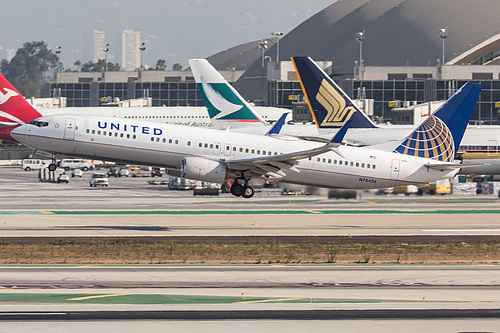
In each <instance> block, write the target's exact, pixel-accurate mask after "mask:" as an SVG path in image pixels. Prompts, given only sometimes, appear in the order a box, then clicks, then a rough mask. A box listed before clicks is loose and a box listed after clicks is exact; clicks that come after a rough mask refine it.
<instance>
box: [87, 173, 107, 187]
mask: <svg viewBox="0 0 500 333" xmlns="http://www.w3.org/2000/svg"><path fill="white" fill-rule="evenodd" d="M89 183H90V187H92V186H106V187H107V186H108V185H109V181H108V176H107V175H106V174H105V173H98V172H93V173H91V174H90V179H89Z"/></svg>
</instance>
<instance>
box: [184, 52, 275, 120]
mask: <svg viewBox="0 0 500 333" xmlns="http://www.w3.org/2000/svg"><path fill="white" fill-rule="evenodd" d="M189 65H190V66H191V71H192V72H193V76H194V78H195V80H196V84H197V86H198V89H199V90H200V93H201V97H202V98H203V102H204V103H205V106H206V107H207V109H208V114H209V116H210V119H211V120H212V125H213V126H214V127H215V128H218V129H223V128H228V127H242V126H245V127H247V126H249V125H258V126H259V125H264V124H267V123H266V121H265V120H264V119H263V118H262V117H261V116H260V115H259V114H258V113H257V112H256V111H255V110H254V109H253V108H252V106H251V105H250V104H248V103H247V102H246V101H245V100H244V99H243V97H241V95H240V94H239V93H238V92H237V91H236V90H235V89H234V88H233V87H232V86H231V85H230V84H229V83H228V82H227V81H226V79H224V77H223V76H222V75H221V74H220V73H219V72H218V71H217V70H216V69H215V68H214V67H213V66H212V65H211V64H210V63H209V62H208V61H207V60H206V59H189Z"/></svg>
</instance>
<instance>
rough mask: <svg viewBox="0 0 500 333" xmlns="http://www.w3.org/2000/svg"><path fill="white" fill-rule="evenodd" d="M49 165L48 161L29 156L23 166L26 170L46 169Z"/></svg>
mask: <svg viewBox="0 0 500 333" xmlns="http://www.w3.org/2000/svg"><path fill="white" fill-rule="evenodd" d="M48 166H49V163H48V162H46V161H44V160H38V159H31V158H27V159H24V160H23V162H22V168H23V170H25V171H30V170H40V169H45V168H46V167H48Z"/></svg>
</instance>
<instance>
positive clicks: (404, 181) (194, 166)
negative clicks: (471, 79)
mask: <svg viewBox="0 0 500 333" xmlns="http://www.w3.org/2000/svg"><path fill="white" fill-rule="evenodd" d="M480 91H481V85H478V84H474V83H467V84H466V85H464V86H463V87H462V88H461V89H460V90H458V91H457V92H456V93H455V94H454V95H453V96H452V97H451V98H450V99H449V100H448V101H447V102H446V103H444V104H443V106H442V107H441V108H440V109H439V110H438V111H437V112H436V113H435V114H433V115H431V116H430V117H429V118H428V119H427V120H426V121H425V122H424V123H422V124H421V125H420V126H419V127H418V128H417V129H415V130H414V131H413V132H412V133H411V134H410V136H408V137H407V138H406V139H404V140H403V141H402V142H401V144H400V145H399V146H398V147H396V148H395V149H394V150H392V151H386V150H381V149H376V148H370V147H362V148H360V147H349V146H341V145H340V141H339V140H340V139H341V138H342V137H343V135H344V134H345V131H346V130H347V127H346V126H348V124H349V122H348V123H347V124H346V125H344V127H342V128H341V130H339V133H338V134H337V135H336V136H335V137H334V138H333V140H332V142H330V143H327V144H324V145H322V144H319V143H318V142H311V141H305V140H300V139H297V138H292V137H289V136H284V137H282V136H279V135H276V134H272V135H254V134H246V133H237V132H230V131H218V130H210V129H203V128H192V127H186V126H177V125H171V124H159V123H153V122H145V121H139V120H135V119H122V118H112V117H102V116H78V115H68V114H62V115H54V116H45V117H40V118H37V119H35V120H34V121H32V122H31V123H29V124H26V125H22V126H19V127H17V128H15V129H13V130H12V131H11V135H12V137H14V138H15V139H16V140H17V141H19V142H21V143H23V144H25V145H27V146H29V147H32V148H34V149H36V150H40V151H45V152H48V153H52V154H65V155H70V156H75V157H83V158H91V159H102V160H108V161H116V162H123V163H130V164H144V165H152V166H159V167H165V168H169V169H174V170H180V172H181V176H183V177H184V178H188V179H194V180H201V181H206V182H215V183H221V182H223V181H224V180H226V179H231V178H234V179H235V182H234V185H233V186H232V188H231V193H232V194H233V195H236V196H243V197H245V198H249V197H252V196H253V194H254V190H253V188H252V187H251V186H250V185H249V180H250V179H251V178H254V177H264V178H270V179H277V180H280V181H283V182H288V183H295V184H303V185H311V186H318V187H329V188H351V189H373V188H386V187H391V186H401V185H408V184H426V183H428V182H431V181H435V180H439V179H443V178H449V177H453V176H454V175H456V174H457V172H458V170H459V169H460V167H461V166H460V164H458V163H453V160H454V156H455V152H456V147H458V146H459V145H460V141H461V139H462V137H463V134H464V132H465V129H466V127H467V123H468V120H469V119H470V116H471V114H472V111H473V109H474V106H475V104H476V102H477V98H478V96H479V93H480ZM53 167H54V166H52V168H53Z"/></svg>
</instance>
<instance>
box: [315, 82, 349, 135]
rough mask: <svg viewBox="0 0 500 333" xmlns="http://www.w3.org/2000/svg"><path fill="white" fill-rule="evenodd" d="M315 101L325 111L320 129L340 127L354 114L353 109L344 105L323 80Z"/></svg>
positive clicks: (338, 95)
mask: <svg viewBox="0 0 500 333" xmlns="http://www.w3.org/2000/svg"><path fill="white" fill-rule="evenodd" d="M316 100H317V101H318V103H319V104H321V105H322V106H323V107H324V108H325V110H326V111H327V114H326V117H325V118H324V119H323V121H322V122H321V124H320V127H325V126H328V127H342V126H343V125H344V124H345V123H346V122H347V121H348V120H349V119H351V117H352V115H353V113H354V112H356V109H355V108H354V107H352V106H347V105H346V101H345V99H344V98H343V97H342V96H341V95H340V94H339V93H338V92H337V90H335V89H334V88H333V87H332V86H331V85H330V84H329V83H328V82H327V81H326V80H325V79H323V81H322V82H321V86H320V87H319V89H318V93H317V94H316Z"/></svg>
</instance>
